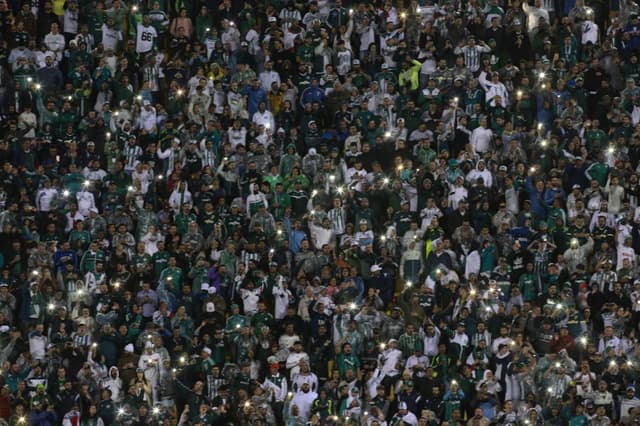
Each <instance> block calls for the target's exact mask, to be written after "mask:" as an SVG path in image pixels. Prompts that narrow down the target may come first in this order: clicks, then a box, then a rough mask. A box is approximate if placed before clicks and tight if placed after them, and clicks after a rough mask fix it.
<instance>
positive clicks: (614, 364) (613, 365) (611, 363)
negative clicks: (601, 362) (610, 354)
mask: <svg viewBox="0 0 640 426" xmlns="http://www.w3.org/2000/svg"><path fill="white" fill-rule="evenodd" d="M616 365H618V363H617V362H615V360H611V362H610V363H609V367H615V366H616Z"/></svg>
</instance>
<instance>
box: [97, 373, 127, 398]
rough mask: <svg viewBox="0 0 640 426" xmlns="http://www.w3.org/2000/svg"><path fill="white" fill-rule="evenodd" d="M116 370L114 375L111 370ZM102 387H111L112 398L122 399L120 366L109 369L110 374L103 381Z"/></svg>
mask: <svg viewBox="0 0 640 426" xmlns="http://www.w3.org/2000/svg"><path fill="white" fill-rule="evenodd" d="M112 371H115V373H116V376H115V377H113V376H112V374H111V372H112ZM101 387H102V389H109V390H110V391H111V399H112V400H113V401H114V402H119V401H120V394H121V392H122V379H120V370H118V367H116V366H113V367H111V368H110V369H109V374H108V375H107V377H106V378H105V379H103V380H102V383H101Z"/></svg>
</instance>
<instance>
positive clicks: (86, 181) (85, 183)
mask: <svg viewBox="0 0 640 426" xmlns="http://www.w3.org/2000/svg"><path fill="white" fill-rule="evenodd" d="M90 183H91V182H90V181H88V180H85V181H84V182H82V185H84V186H89V184H90Z"/></svg>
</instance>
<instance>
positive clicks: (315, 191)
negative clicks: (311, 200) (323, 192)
mask: <svg viewBox="0 0 640 426" xmlns="http://www.w3.org/2000/svg"><path fill="white" fill-rule="evenodd" d="M316 195H318V190H317V189H314V190H313V191H311V197H315V196H316Z"/></svg>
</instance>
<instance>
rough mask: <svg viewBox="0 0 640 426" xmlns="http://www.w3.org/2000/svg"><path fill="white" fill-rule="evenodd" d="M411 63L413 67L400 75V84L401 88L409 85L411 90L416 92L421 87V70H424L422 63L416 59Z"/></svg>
mask: <svg viewBox="0 0 640 426" xmlns="http://www.w3.org/2000/svg"><path fill="white" fill-rule="evenodd" d="M411 63H412V64H413V65H412V66H411V67H410V68H409V69H408V70H406V71H402V72H401V73H400V76H399V78H398V84H399V85H400V87H404V86H405V85H408V86H409V90H411V91H414V90H418V88H419V87H420V68H422V63H421V62H418V61H416V60H415V59H414V60H413V61H411Z"/></svg>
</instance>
